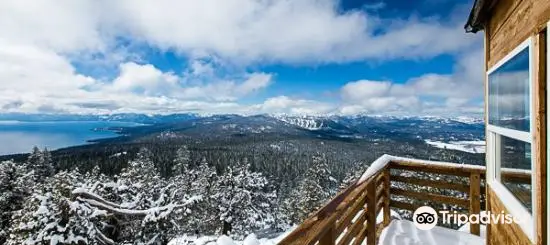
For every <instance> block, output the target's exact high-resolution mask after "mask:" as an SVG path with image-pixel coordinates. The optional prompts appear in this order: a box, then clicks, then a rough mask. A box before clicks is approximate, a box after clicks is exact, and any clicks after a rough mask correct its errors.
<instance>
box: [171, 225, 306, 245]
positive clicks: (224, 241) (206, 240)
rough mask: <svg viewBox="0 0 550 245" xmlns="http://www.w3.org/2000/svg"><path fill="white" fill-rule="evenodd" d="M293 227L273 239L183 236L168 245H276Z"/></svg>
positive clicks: (252, 236) (249, 236)
mask: <svg viewBox="0 0 550 245" xmlns="http://www.w3.org/2000/svg"><path fill="white" fill-rule="evenodd" d="M294 228H295V227H293V228H291V229H289V230H288V231H286V232H283V233H280V234H278V236H277V237H275V238H258V237H257V236H256V235H255V234H250V235H248V236H247V237H246V238H245V239H244V240H243V241H242V242H241V241H233V240H232V239H231V238H229V237H227V236H221V237H218V238H217V237H215V236H202V237H196V236H187V235H183V236H181V237H178V238H175V239H172V240H171V241H170V242H169V243H168V245H189V244H193V245H276V244H278V243H279V242H280V241H281V240H283V238H285V237H286V236H288V234H290V233H291V232H292V231H293V230H294Z"/></svg>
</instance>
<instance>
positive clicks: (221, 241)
mask: <svg viewBox="0 0 550 245" xmlns="http://www.w3.org/2000/svg"><path fill="white" fill-rule="evenodd" d="M216 244H217V245H237V244H235V242H233V240H232V239H231V238H229V237H227V236H221V237H219V238H218V240H217V241H216Z"/></svg>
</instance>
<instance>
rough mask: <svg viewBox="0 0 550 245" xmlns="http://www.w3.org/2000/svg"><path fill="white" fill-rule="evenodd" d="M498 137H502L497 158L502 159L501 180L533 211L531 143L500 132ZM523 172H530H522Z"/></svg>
mask: <svg viewBox="0 0 550 245" xmlns="http://www.w3.org/2000/svg"><path fill="white" fill-rule="evenodd" d="M497 137H499V139H500V140H498V141H497V142H499V143H500V144H499V145H497V147H499V149H498V150H497V152H499V156H498V158H497V159H500V167H501V174H500V176H501V182H502V184H503V185H504V186H506V188H508V190H510V192H512V194H514V196H515V197H516V198H517V199H518V200H520V202H521V203H522V204H523V205H524V206H525V207H526V208H527V209H528V210H529V211H531V210H532V203H531V195H532V192H531V190H532V189H531V187H532V186H531V173H530V171H531V144H529V143H527V142H523V141H519V140H515V139H512V138H509V137H506V136H502V135H498V134H497ZM503 168H507V169H510V170H509V171H506V170H503ZM522 172H523V173H525V172H527V173H528V174H521V173H522ZM518 173H519V174H518Z"/></svg>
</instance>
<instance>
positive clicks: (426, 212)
mask: <svg viewBox="0 0 550 245" xmlns="http://www.w3.org/2000/svg"><path fill="white" fill-rule="evenodd" d="M437 219H438V217H437V212H436V211H435V209H433V208H432V207H428V206H423V207H419V208H418V209H416V211H414V214H413V222H414V225H415V226H416V228H418V229H420V230H431V229H432V228H434V227H435V226H436V225H437Z"/></svg>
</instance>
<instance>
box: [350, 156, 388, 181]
mask: <svg viewBox="0 0 550 245" xmlns="http://www.w3.org/2000/svg"><path fill="white" fill-rule="evenodd" d="M391 159H392V156H390V155H387V154H384V155H383V156H381V157H379V158H378V159H376V161H374V162H373V163H372V164H371V165H370V166H369V168H367V171H365V173H363V175H362V176H361V178H359V181H357V183H358V184H359V183H363V182H364V181H366V180H367V179H369V178H370V177H372V176H374V175H375V174H377V173H378V172H380V171H381V170H382V169H383V168H385V167H386V165H388V163H390V161H391Z"/></svg>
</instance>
